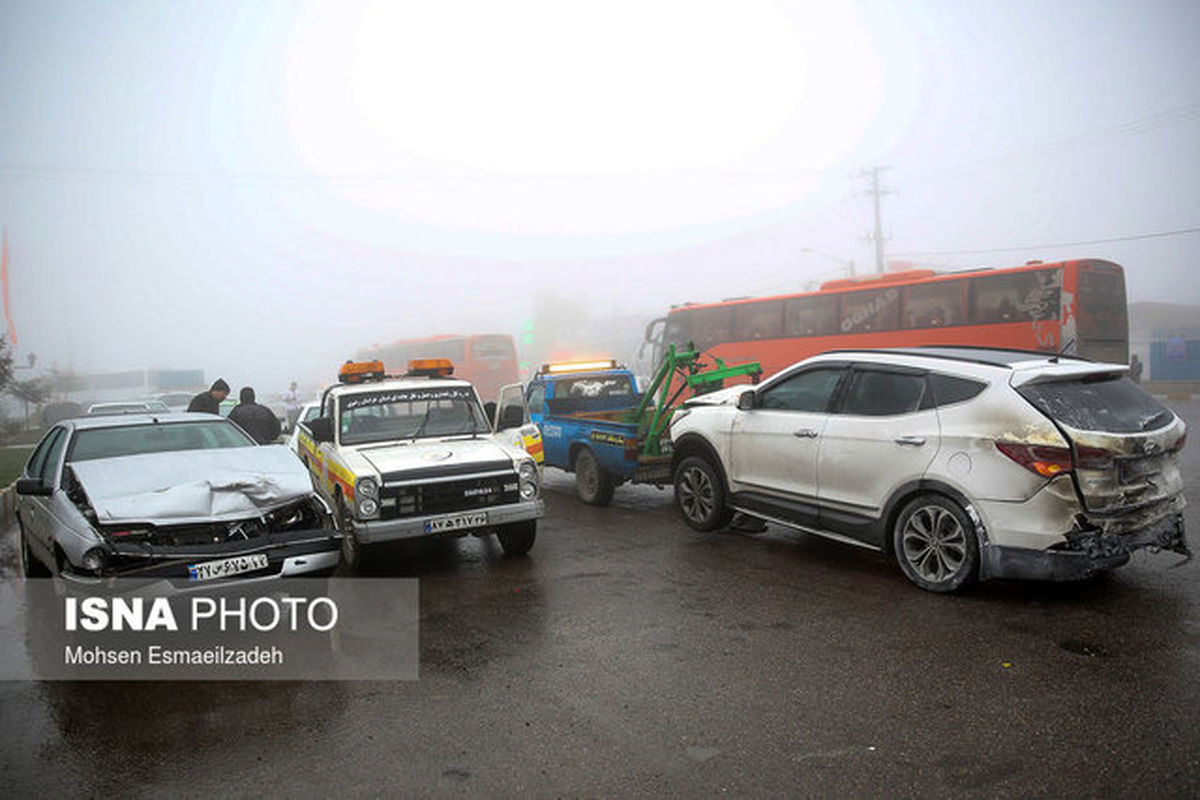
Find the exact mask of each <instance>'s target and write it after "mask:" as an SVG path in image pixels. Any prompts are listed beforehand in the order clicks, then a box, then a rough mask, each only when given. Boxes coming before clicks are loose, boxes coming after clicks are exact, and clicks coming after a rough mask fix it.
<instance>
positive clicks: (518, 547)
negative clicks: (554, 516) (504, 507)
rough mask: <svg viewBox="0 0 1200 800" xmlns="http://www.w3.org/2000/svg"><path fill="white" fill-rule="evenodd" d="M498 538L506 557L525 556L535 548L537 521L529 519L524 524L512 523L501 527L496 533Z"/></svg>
mask: <svg viewBox="0 0 1200 800" xmlns="http://www.w3.org/2000/svg"><path fill="white" fill-rule="evenodd" d="M496 538H497V539H499V540H500V547H501V548H503V550H504V555H506V556H523V555H525V554H526V553H528V552H529V549H530V548H531V547H533V542H534V540H535V539H536V538H537V520H536V519H527V520H524V521H522V522H510V523H508V524H507V525H501V526H500V529H499V530H497V531H496Z"/></svg>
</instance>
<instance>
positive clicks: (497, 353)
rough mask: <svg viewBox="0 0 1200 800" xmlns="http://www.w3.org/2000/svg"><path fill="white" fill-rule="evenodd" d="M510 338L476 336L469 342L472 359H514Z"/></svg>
mask: <svg viewBox="0 0 1200 800" xmlns="http://www.w3.org/2000/svg"><path fill="white" fill-rule="evenodd" d="M516 356H517V354H516V352H515V351H514V350H513V340H512V337H511V336H477V337H475V338H474V339H472V340H471V357H472V358H516Z"/></svg>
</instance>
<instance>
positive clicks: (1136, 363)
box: [1129, 353, 1142, 383]
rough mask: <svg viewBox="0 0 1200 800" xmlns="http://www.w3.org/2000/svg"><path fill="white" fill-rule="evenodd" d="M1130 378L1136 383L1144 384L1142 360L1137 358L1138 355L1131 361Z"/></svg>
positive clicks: (1135, 354) (1134, 355)
mask: <svg viewBox="0 0 1200 800" xmlns="http://www.w3.org/2000/svg"><path fill="white" fill-rule="evenodd" d="M1129 377H1131V378H1133V382H1134V383H1141V382H1142V360H1141V359H1140V358H1138V357H1137V353H1134V354H1133V357H1132V358H1130V359H1129Z"/></svg>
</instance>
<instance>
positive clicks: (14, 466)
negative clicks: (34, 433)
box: [0, 445, 33, 488]
mask: <svg viewBox="0 0 1200 800" xmlns="http://www.w3.org/2000/svg"><path fill="white" fill-rule="evenodd" d="M32 452H33V445H30V446H29V447H0V488H3V487H5V486H8V485H9V484H11V483H12V482H13V481H15V480H16V479H17V478H19V477H20V476H21V470H22V469H23V468H24V467H25V462H26V461H28V460H29V454H30V453H32Z"/></svg>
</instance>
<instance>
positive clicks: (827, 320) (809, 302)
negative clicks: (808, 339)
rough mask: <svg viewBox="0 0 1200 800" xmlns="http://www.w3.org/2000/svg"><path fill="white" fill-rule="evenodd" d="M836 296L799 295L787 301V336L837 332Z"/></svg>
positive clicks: (785, 322) (785, 327)
mask: <svg viewBox="0 0 1200 800" xmlns="http://www.w3.org/2000/svg"><path fill="white" fill-rule="evenodd" d="M837 309H838V303H837V298H836V297H797V298H794V299H792V300H788V301H787V305H786V313H785V315H784V326H783V332H784V335H785V336H826V335H828V334H831V333H837V329H838V321H837V316H838V315H837Z"/></svg>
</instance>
